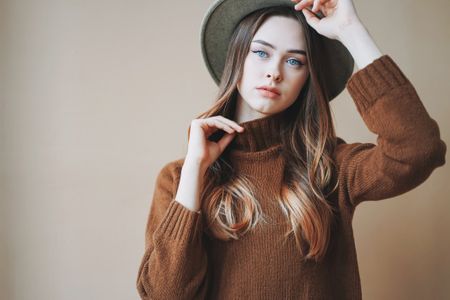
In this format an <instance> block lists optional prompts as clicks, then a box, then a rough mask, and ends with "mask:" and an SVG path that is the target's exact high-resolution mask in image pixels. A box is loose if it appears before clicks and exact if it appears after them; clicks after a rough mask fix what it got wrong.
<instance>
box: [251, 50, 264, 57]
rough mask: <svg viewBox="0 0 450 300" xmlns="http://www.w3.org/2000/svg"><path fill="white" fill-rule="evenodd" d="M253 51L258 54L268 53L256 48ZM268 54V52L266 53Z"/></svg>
mask: <svg viewBox="0 0 450 300" xmlns="http://www.w3.org/2000/svg"><path fill="white" fill-rule="evenodd" d="M252 52H253V53H257V55H258V53H266V52H265V51H262V50H256V51H252ZM266 54H267V53H266ZM258 56H260V55H258Z"/></svg>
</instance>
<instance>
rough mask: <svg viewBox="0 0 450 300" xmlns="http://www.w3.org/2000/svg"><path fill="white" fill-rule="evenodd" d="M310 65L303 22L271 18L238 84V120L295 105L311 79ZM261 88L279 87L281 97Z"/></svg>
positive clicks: (256, 39)
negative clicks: (305, 84)
mask: <svg viewBox="0 0 450 300" xmlns="http://www.w3.org/2000/svg"><path fill="white" fill-rule="evenodd" d="M306 64H307V60H306V41H305V37H304V34H303V29H302V27H301V25H300V23H299V21H297V20H294V19H291V18H288V17H284V16H272V17H269V18H268V19H267V20H266V21H265V22H264V23H263V24H262V25H261V26H260V28H259V29H258V31H257V32H256V34H255V36H254V37H253V40H252V42H251V44H250V51H249V53H248V55H247V57H246V59H245V63H244V70H243V75H242V78H241V80H240V81H239V82H238V85H237V88H238V91H239V95H238V114H240V115H238V119H240V120H246V119H252V118H258V117H264V116H267V115H272V114H274V113H277V112H280V111H283V110H284V109H286V108H288V107H289V106H290V105H291V104H293V103H294V101H295V100H296V98H297V96H298V95H299V93H300V91H301V89H302V87H303V85H304V83H305V81H306V80H307V79H308V76H309V68H308V66H307V65H306ZM261 86H270V87H273V88H276V89H278V91H279V94H278V95H277V94H273V93H268V92H265V91H263V90H261V89H260V87H261ZM242 114H246V115H247V116H243V115H242Z"/></svg>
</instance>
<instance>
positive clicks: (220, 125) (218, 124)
mask: <svg viewBox="0 0 450 300" xmlns="http://www.w3.org/2000/svg"><path fill="white" fill-rule="evenodd" d="M205 123H206V124H207V125H208V126H210V127H216V128H219V129H223V130H224V131H226V132H228V133H232V132H233V131H234V129H233V128H231V127H230V126H228V125H227V124H224V123H222V122H220V121H219V120H218V119H216V118H208V119H205Z"/></svg>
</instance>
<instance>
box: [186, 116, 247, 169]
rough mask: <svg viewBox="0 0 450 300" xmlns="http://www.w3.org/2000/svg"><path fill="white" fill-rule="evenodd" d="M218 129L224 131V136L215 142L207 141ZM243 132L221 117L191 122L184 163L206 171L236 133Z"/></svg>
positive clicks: (240, 127)
mask: <svg viewBox="0 0 450 300" xmlns="http://www.w3.org/2000/svg"><path fill="white" fill-rule="evenodd" d="M219 129H222V130H224V131H225V132H226V133H225V135H224V136H223V137H222V138H221V139H220V140H218V141H217V142H214V141H210V140H208V137H209V136H210V135H211V134H213V133H214V132H216V131H217V130H219ZM243 131H244V128H243V127H242V126H239V124H237V123H236V122H234V121H233V120H230V119H227V118H225V117H223V116H212V117H209V118H205V119H194V120H192V121H191V128H190V133H189V144H188V152H187V155H186V159H185V161H186V162H192V163H194V164H197V165H198V166H199V167H201V168H202V169H204V170H206V169H207V168H208V167H209V166H210V165H211V164H212V163H213V162H214V161H216V159H217V158H218V157H219V156H220V154H222V152H223V151H224V150H225V148H226V147H227V146H228V144H229V143H230V142H231V141H232V140H233V138H234V137H235V135H236V132H243Z"/></svg>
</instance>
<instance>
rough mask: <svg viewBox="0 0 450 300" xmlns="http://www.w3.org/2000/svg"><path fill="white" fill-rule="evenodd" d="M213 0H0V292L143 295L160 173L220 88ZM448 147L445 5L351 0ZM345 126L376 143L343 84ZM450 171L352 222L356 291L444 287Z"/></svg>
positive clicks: (347, 135)
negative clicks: (210, 51)
mask: <svg viewBox="0 0 450 300" xmlns="http://www.w3.org/2000/svg"><path fill="white" fill-rule="evenodd" d="M211 3H212V1H209V0H202V1H199V0H195V1H159V2H156V1H137V0H134V1H123V0H122V1H101V0H91V1H69V0H67V1H56V0H53V1H51V0H42V1H26V0H2V1H1V2H0V5H1V7H0V30H1V32H0V34H1V35H0V51H1V52H0V59H1V68H0V72H1V73H0V76H1V77H0V91H1V94H0V97H1V102H0V105H1V106H0V114H1V115H0V122H1V123H0V143H1V144H0V155H1V156H0V157H1V161H0V165H1V180H0V197H1V202H0V205H1V207H0V234H1V244H0V272H1V273H0V291H1V292H0V298H1V299H11V300H28V299H35V300H48V299H64V300H69V299H71V300H72V299H74V300H75V299H138V295H137V292H136V290H135V280H136V276H137V269H138V266H139V263H140V260H141V257H142V255H143V251H144V249H143V246H144V229H145V228H144V227H145V223H146V218H147V213H148V209H149V207H150V201H151V195H152V193H153V188H154V182H155V178H156V175H157V174H158V172H159V170H160V169H161V167H162V166H163V165H164V164H165V163H167V162H169V161H171V160H174V159H177V158H181V157H183V156H184V155H185V153H186V149H187V145H186V142H187V136H186V133H187V126H188V125H189V122H190V120H191V119H192V118H194V117H195V116H196V115H197V114H198V113H200V112H202V111H204V110H205V109H206V108H207V107H209V106H210V105H211V104H212V99H213V97H214V95H215V93H216V90H217V87H216V86H215V84H214V82H213V81H212V79H211V78H210V76H209V74H208V72H207V70H206V67H205V66H204V64H203V60H202V57H201V52H200V45H199V30H200V23H201V19H202V16H203V15H204V13H205V12H206V10H207V8H208V6H209V5H210V4H211ZM355 6H356V9H357V11H358V13H359V15H360V17H361V19H362V20H363V22H364V23H365V24H366V27H367V28H368V29H369V32H370V33H371V34H372V36H373V37H374V39H375V41H376V43H377V44H378V46H379V47H380V49H381V50H382V52H383V53H386V54H389V55H391V57H392V58H393V59H394V60H395V61H396V62H397V64H398V65H399V66H400V67H401V69H402V70H403V72H404V73H405V74H406V76H407V77H408V78H409V79H410V80H411V81H412V83H413V84H414V85H415V87H416V90H417V92H418V93H419V95H420V96H421V98H422V100H423V102H424V105H425V107H426V108H427V110H428V112H429V113H430V115H431V116H432V117H433V118H434V119H435V120H436V121H437V122H438V123H439V125H440V128H441V135H442V139H443V140H444V141H445V142H446V143H447V145H449V146H450V121H449V116H450V110H449V106H450V105H449V94H450V84H449V83H448V78H449V77H450V71H449V63H448V53H450V34H449V28H450V13H449V11H450V4H449V2H448V1H446V0H432V1H421V2H419V1H412V0H409V1H388V0H380V1H362V0H356V1H355ZM332 106H333V110H334V116H335V121H336V127H337V132H338V135H339V136H341V137H343V138H344V139H346V141H347V142H353V141H362V142H365V141H367V142H375V139H376V136H375V135H374V134H373V133H371V132H369V131H368V129H367V128H366V126H365V124H364V122H363V121H362V119H361V117H360V116H359V114H358V113H357V110H356V108H355V105H354V103H353V102H352V99H351V98H350V97H349V95H348V93H347V91H344V92H343V93H342V94H341V95H340V96H339V97H338V99H336V100H334V101H333V102H332ZM449 178H450V166H449V165H448V164H447V165H445V166H444V167H441V168H438V169H436V170H435V171H434V173H433V174H432V175H431V177H430V178H429V179H428V180H427V181H426V182H425V183H424V184H422V185H421V186H419V187H418V188H416V189H414V190H412V191H410V192H408V193H406V194H403V195H401V196H399V197H396V198H394V199H389V200H384V201H380V202H366V203H363V204H362V205H361V206H359V207H358V210H357V212H356V214H355V219H354V222H353V225H354V230H355V238H356V246H357V250H358V259H359V265H360V272H361V280H362V286H363V295H364V299H444V298H447V299H448V298H449V297H450V242H449V236H450V218H449V210H450V201H449V200H450V199H449V194H450V188H449V186H450V185H449V184H448V183H449Z"/></svg>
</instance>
